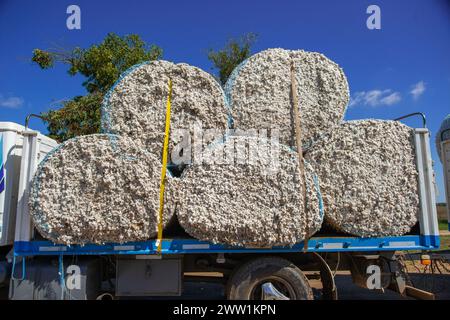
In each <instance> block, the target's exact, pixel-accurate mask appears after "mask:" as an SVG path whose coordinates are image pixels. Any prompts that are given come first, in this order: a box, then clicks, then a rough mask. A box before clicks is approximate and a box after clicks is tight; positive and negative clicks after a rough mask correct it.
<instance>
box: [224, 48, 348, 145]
mask: <svg viewBox="0 0 450 320" xmlns="http://www.w3.org/2000/svg"><path fill="white" fill-rule="evenodd" d="M291 65H293V69H294V74H295V78H296V82H297V84H298V85H297V91H298V97H299V106H298V108H299V112H300V116H301V127H302V142H303V143H304V144H309V143H311V141H314V140H316V139H317V138H319V137H320V135H321V134H322V133H324V132H326V131H329V130H330V129H331V128H333V127H335V126H337V125H338V124H339V123H340V122H341V121H342V119H343V117H344V112H345V110H346V107H347V104H348V100H349V89H348V83H347V79H346V77H345V75H344V72H343V71H342V69H341V68H339V66H338V65H337V64H336V63H334V62H333V61H331V60H329V59H328V58H326V57H325V56H324V55H322V54H320V53H317V52H306V51H303V50H284V49H268V50H265V51H262V52H260V53H258V54H255V55H253V56H251V57H250V58H249V59H247V60H246V61H244V62H243V63H242V64H241V65H240V66H238V67H237V68H236V69H235V70H234V71H233V73H232V75H231V76H230V78H229V80H228V82H227V84H226V86H225V93H226V96H227V98H228V101H229V104H230V107H231V113H232V118H233V122H234V126H235V128H238V129H241V130H248V129H270V128H273V129H278V130H280V142H281V143H283V144H286V145H289V146H296V142H295V133H294V120H293V115H292V102H291Z"/></svg>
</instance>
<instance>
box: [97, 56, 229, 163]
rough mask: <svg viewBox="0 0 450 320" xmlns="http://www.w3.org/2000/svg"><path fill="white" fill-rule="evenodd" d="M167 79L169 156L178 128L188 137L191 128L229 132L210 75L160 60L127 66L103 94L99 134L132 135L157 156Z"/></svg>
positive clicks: (220, 98) (223, 105)
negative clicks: (185, 131) (100, 131)
mask: <svg viewBox="0 0 450 320" xmlns="http://www.w3.org/2000/svg"><path fill="white" fill-rule="evenodd" d="M169 79H172V83H173V85H172V88H173V90H172V106H171V137H170V148H169V152H170V153H172V151H173V146H174V144H176V143H178V142H180V135H181V134H180V131H179V130H180V129H185V130H187V131H188V133H189V134H190V137H193V136H194V130H195V129H196V128H198V129H201V128H203V129H207V128H212V129H217V130H219V131H221V132H223V131H225V130H226V129H227V128H228V122H229V115H228V108H227V105H226V101H225V95H224V92H223V90H222V88H221V87H220V85H219V84H218V83H217V81H216V80H215V79H214V78H213V77H212V76H211V75H210V74H208V73H206V72H204V71H202V70H201V69H199V68H196V67H193V66H190V65H187V64H184V63H180V64H174V63H171V62H168V61H162V60H159V61H150V62H146V63H143V64H141V65H138V66H135V67H133V68H131V69H130V70H129V71H127V72H125V73H124V74H123V75H122V76H121V77H120V79H119V80H118V81H117V83H116V84H115V85H114V86H113V88H112V89H111V90H110V91H109V92H108V94H107V95H106V97H105V99H104V102H103V106H102V127H103V131H104V132H108V133H114V134H119V135H123V136H127V137H131V138H133V140H134V141H136V142H137V143H139V144H140V145H141V146H142V147H143V148H145V149H146V150H148V151H149V152H151V153H153V154H155V155H157V156H158V157H159V158H161V154H162V145H163V141H164V128H165V117H166V103H167V99H168V95H169V86H168V81H169ZM190 137H189V138H190Z"/></svg>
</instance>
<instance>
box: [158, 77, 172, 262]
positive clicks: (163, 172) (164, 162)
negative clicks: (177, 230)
mask: <svg viewBox="0 0 450 320" xmlns="http://www.w3.org/2000/svg"><path fill="white" fill-rule="evenodd" d="M171 100H172V80H171V79H169V95H168V97H167V105H166V129H165V132H164V147H163V154H162V168H161V183H160V185H159V216H158V241H157V243H158V253H159V254H161V250H162V237H163V212H164V188H165V183H166V169H167V154H168V152H167V151H168V149H169V131H170V103H171Z"/></svg>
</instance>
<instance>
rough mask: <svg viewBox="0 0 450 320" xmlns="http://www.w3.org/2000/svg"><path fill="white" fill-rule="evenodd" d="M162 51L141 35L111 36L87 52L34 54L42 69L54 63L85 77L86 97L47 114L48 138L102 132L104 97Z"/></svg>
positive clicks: (34, 60) (64, 104) (74, 100)
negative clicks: (122, 78)
mask: <svg viewBox="0 0 450 320" xmlns="http://www.w3.org/2000/svg"><path fill="white" fill-rule="evenodd" d="M161 56H162V49H161V48H160V47H158V46H156V45H147V44H146V43H145V42H144V41H143V40H142V39H141V38H140V37H139V36H138V35H135V34H132V35H126V36H118V35H116V34H114V33H110V34H108V35H107V36H106V37H105V39H104V40H103V41H102V42H101V43H100V44H98V45H92V46H91V47H89V48H87V49H82V48H78V47H77V48H75V49H72V50H69V51H67V50H41V49H35V50H34V51H33V57H32V61H33V62H34V63H36V64H37V65H39V67H41V68H42V69H49V68H51V67H53V66H54V65H55V63H63V64H65V65H68V67H69V69H68V73H69V74H70V75H72V76H74V75H76V74H80V75H83V76H84V77H85V78H86V80H85V81H84V82H83V86H84V87H85V88H86V90H87V95H85V96H77V97H74V98H72V99H71V100H67V101H64V102H62V103H61V104H60V105H59V108H58V109H54V110H50V111H48V112H44V113H42V114H41V116H43V117H44V119H45V121H46V123H47V129H48V130H49V133H50V134H49V135H50V136H51V137H52V138H54V139H56V140H58V141H64V140H67V139H70V138H72V137H75V136H78V135H85V134H91V133H98V132H99V131H100V106H101V102H102V100H103V96H104V94H105V93H106V92H107V91H108V89H109V88H111V86H112V85H113V84H114V83H115V82H116V80H117V79H118V78H119V76H120V74H121V73H122V72H124V71H125V70H127V69H128V68H129V67H131V66H133V65H135V64H137V63H140V62H143V61H147V60H156V59H160V58H161Z"/></svg>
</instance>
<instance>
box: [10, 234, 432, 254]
mask: <svg viewBox="0 0 450 320" xmlns="http://www.w3.org/2000/svg"><path fill="white" fill-rule="evenodd" d="M438 248H439V236H431V235H425V236H423V235H408V236H399V237H377V238H358V237H331V238H328V237H313V238H311V239H309V241H308V248H307V252H359V251H361V252H367V251H396V250H433V249H438ZM302 251H304V244H303V242H300V243H297V244H295V245H294V246H292V247H270V248H269V247H268V248H252V247H233V246H227V245H221V244H213V243H210V242H206V241H199V240H196V239H184V238H183V239H163V241H162V251H161V253H162V254H189V253H293V252H302ZM14 254H15V255H16V256H35V255H117V254H124V255H155V254H158V252H157V240H148V241H139V242H128V243H121V244H119V243H116V244H103V245H100V244H86V245H70V246H69V245H63V244H54V243H53V242H51V241H17V242H15V243H14Z"/></svg>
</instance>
